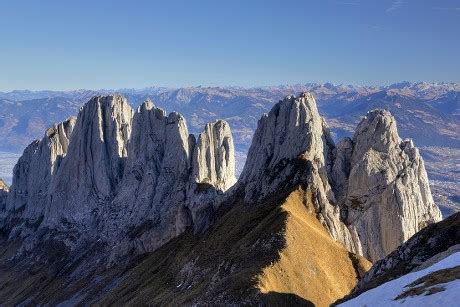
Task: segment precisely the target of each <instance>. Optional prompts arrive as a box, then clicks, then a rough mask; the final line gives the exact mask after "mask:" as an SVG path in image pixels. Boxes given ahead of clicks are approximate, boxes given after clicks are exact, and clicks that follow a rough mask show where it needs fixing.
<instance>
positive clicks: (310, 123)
mask: <svg viewBox="0 0 460 307" xmlns="http://www.w3.org/2000/svg"><path fill="white" fill-rule="evenodd" d="M333 147H334V144H333V141H332V139H331V137H330V134H329V131H328V128H327V126H326V124H325V122H324V121H323V119H322V118H321V117H320V115H319V113H318V110H317V108H316V102H315V99H314V98H313V96H312V95H311V94H309V93H304V94H302V95H300V97H298V98H296V97H294V96H288V97H286V99H284V100H283V101H280V102H279V103H278V104H276V105H275V106H274V107H273V109H272V110H271V111H270V113H269V114H266V115H264V116H262V118H261V119H260V121H259V124H258V126H257V130H256V132H255V134H254V139H253V142H252V145H251V148H250V150H249V153H248V158H247V161H246V165H245V167H244V170H243V172H242V174H241V177H240V180H239V182H238V185H240V186H242V187H243V189H244V198H245V201H246V202H257V201H261V200H263V199H264V198H266V197H268V196H272V195H273V194H276V193H279V192H280V191H282V190H286V189H290V188H291V187H293V186H295V185H297V184H301V183H305V184H307V185H308V189H309V190H310V191H311V193H312V194H313V195H314V206H315V211H316V214H317V218H318V219H319V221H320V222H321V223H322V224H323V225H324V226H325V227H326V229H327V230H328V231H329V233H330V234H331V236H332V237H333V238H334V239H336V240H338V241H340V242H342V243H343V244H345V245H346V246H347V247H348V248H349V249H350V250H351V251H353V250H354V245H353V242H352V239H351V235H350V233H349V231H348V229H347V228H346V226H345V224H343V223H342V222H341V220H340V208H339V207H338V206H336V205H335V197H334V193H333V191H332V189H331V186H330V183H329V180H328V173H329V171H330V168H331V154H332V149H333Z"/></svg>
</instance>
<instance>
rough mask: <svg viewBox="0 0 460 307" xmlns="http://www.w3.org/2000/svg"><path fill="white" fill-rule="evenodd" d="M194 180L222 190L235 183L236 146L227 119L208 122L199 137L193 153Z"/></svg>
mask: <svg viewBox="0 0 460 307" xmlns="http://www.w3.org/2000/svg"><path fill="white" fill-rule="evenodd" d="M193 180H194V181H195V182H198V183H206V184H211V185H213V186H214V187H216V188H217V189H219V190H222V191H225V190H227V189H228V188H230V187H231V186H232V185H233V184H235V182H236V177H235V148H234V146H233V137H232V133H231V130H230V126H229V125H228V123H227V122H226V121H223V120H217V121H215V122H214V123H209V124H206V127H205V129H204V131H203V132H202V133H201V134H200V136H199V137H198V141H197V143H196V146H195V151H194V154H193Z"/></svg>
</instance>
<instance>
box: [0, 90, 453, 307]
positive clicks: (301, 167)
mask: <svg viewBox="0 0 460 307" xmlns="http://www.w3.org/2000/svg"><path fill="white" fill-rule="evenodd" d="M336 138H338V137H337V136H336ZM236 148H237V146H235V142H234V138H233V132H232V129H231V124H230V123H228V122H227V121H225V120H223V119H219V120H213V121H211V122H209V123H207V124H205V125H204V127H203V129H202V130H201V131H200V132H199V134H197V135H195V134H194V133H190V132H189V130H188V125H187V122H186V119H185V117H184V116H182V115H181V114H180V113H177V112H171V113H169V114H167V113H166V112H165V111H164V110H163V109H161V108H160V107H158V106H157V105H155V104H154V103H153V102H152V101H150V100H146V101H144V102H143V103H142V104H141V105H140V106H139V107H137V108H135V109H132V108H131V106H130V104H129V103H128V100H127V99H126V98H125V97H123V96H121V95H118V94H116V95H106V96H94V97H92V98H91V99H89V101H88V102H86V103H85V104H84V105H83V106H82V107H81V108H80V109H79V111H78V115H77V117H75V116H72V117H69V118H68V119H66V120H64V121H62V122H58V123H55V124H53V125H52V126H51V127H49V128H47V129H46V130H45V133H44V136H43V137H42V138H41V139H40V140H36V141H33V142H31V143H30V144H29V145H28V146H27V147H26V149H25V150H24V152H23V154H22V156H21V157H20V158H19V160H18V162H17V164H16V165H15V167H14V172H13V180H12V185H11V186H8V185H7V184H5V183H3V182H2V185H1V188H0V240H1V241H0V242H1V244H2V247H3V249H2V252H1V254H0V273H1V274H0V300H1V301H2V302H3V304H5V305H18V304H19V305H37V304H38V305H76V304H80V305H91V304H98V305H113V304H124V305H169V304H171V305H204V304H212V305H228V304H232V305H247V304H249V305H254V304H262V305H280V304H281V305H283V304H299V305H312V304H314V305H319V306H325V305H329V304H333V303H335V302H337V303H339V302H345V303H346V302H347V301H348V300H353V299H355V297H356V298H357V299H358V298H360V294H361V293H363V291H364V294H366V293H368V292H367V290H369V289H370V288H376V289H377V288H379V286H380V284H381V282H384V280H385V279H386V278H388V276H390V275H391V276H396V277H400V276H401V275H404V274H411V273H412V270H413V269H416V268H419V266H420V265H422V266H423V267H430V265H433V263H434V264H436V263H439V265H437V266H436V268H439V269H440V270H444V271H443V272H444V273H445V274H444V275H446V274H447V276H448V277H443V278H447V279H443V280H450V279H452V278H454V279H455V278H457V277H456V276H457V271H456V269H455V267H452V266H455V265H457V266H458V260H460V259H458V258H456V257H455V256H456V254H455V253H456V251H457V247H458V244H459V242H458V239H459V237H460V236H458V230H459V227H458V220H459V218H460V216H459V214H453V215H451V216H450V217H449V218H447V219H446V220H444V221H442V215H441V211H440V210H439V208H438V206H437V205H436V203H435V202H434V200H433V197H432V194H431V191H430V185H429V182H428V177H427V172H426V169H425V165H424V161H423V158H422V156H421V155H420V151H419V149H418V148H417V147H416V146H415V143H414V141H413V140H403V139H401V137H400V135H399V132H398V125H397V120H396V117H395V116H393V115H392V114H391V113H390V112H389V111H387V110H384V109H373V110H370V111H369V112H366V113H365V116H364V117H362V118H361V119H360V120H359V122H358V124H357V126H356V128H355V129H354V131H353V133H352V135H351V137H347V136H345V137H341V138H340V139H339V140H334V138H333V135H332V132H331V130H330V128H329V127H328V124H327V120H326V119H325V118H323V117H321V116H320V114H319V111H318V107H317V104H316V101H315V98H314V94H313V93H311V92H302V93H301V94H300V95H298V96H295V95H288V96H286V97H285V98H284V99H282V100H280V101H278V102H277V103H275V104H273V106H272V107H271V109H270V110H269V112H268V113H265V114H263V115H262V116H261V117H260V118H259V120H258V121H257V124H256V129H255V132H254V134H253V137H252V141H251V145H250V146H249V150H248V153H247V159H246V163H245V164H244V168H243V170H242V171H241V173H240V175H239V176H238V179H236V164H235V150H236ZM451 255H452V257H454V258H452V257H451ZM452 259H453V260H452ZM445 262H447V264H445ZM372 264H373V265H372ZM402 267H404V269H403V270H401V269H399V268H402ZM394 268H398V269H396V273H395V272H394V270H393V269H394ZM446 270H447V271H446ZM435 272H437V271H436V270H435V269H432V270H431V271H430V272H428V273H430V274H431V273H435ZM446 272H447V273H446ZM395 274H397V275H395ZM439 274H441V273H439ZM439 274H438V275H436V276H439ZM444 275H443V276H444ZM449 276H450V277H449ZM449 278H450V279H449ZM369 283H372V285H371V286H369ZM438 284H439V283H438ZM438 284H437V283H434V284H430V285H429V286H427V287H426V288H425V290H426V291H428V290H430V289H431V288H430V287H432V286H437V288H436V289H437V290H436V292H433V293H432V294H433V295H440V294H439V293H441V292H443V291H447V290H446V289H445V288H442V287H439V286H438ZM440 288H442V289H440ZM425 290H423V291H422V290H420V291H419V292H414V293H412V292H410V293H409V294H406V293H402V294H401V295H405V296H410V297H414V296H418V297H420V295H422V294H424V293H425ZM369 291H372V290H369ZM430 291H431V290H430ZM433 291H434V290H433ZM369 293H371V292H369ZM449 293H450V292H449ZM398 297H399V296H398ZM446 297H451V296H450V294H449V296H446ZM339 299H340V300H341V301H337V300H339ZM350 302H351V301H350Z"/></svg>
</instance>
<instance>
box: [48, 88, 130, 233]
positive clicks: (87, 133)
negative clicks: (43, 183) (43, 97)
mask: <svg viewBox="0 0 460 307" xmlns="http://www.w3.org/2000/svg"><path fill="white" fill-rule="evenodd" d="M131 120H132V110H131V107H130V106H129V104H128V102H127V101H126V99H125V98H123V97H121V96H118V95H114V96H107V97H101V96H97V97H94V98H93V99H91V100H90V101H89V102H88V103H87V104H85V106H83V107H82V108H81V110H80V113H79V115H78V120H77V123H76V126H75V128H74V132H73V135H72V138H71V140H70V144H69V150H68V153H67V155H66V158H65V159H63V161H62V163H61V166H60V168H59V170H58V171H57V174H56V176H57V177H59V180H56V181H54V182H53V184H52V185H51V206H50V209H49V210H48V212H47V213H46V216H45V222H46V224H48V225H49V226H51V227H53V226H56V225H57V226H59V225H62V224H63V223H71V224H80V225H90V224H91V223H92V221H91V219H92V218H94V216H95V215H97V214H98V211H99V210H102V207H103V205H104V203H106V202H108V201H110V200H111V199H113V197H114V193H115V190H116V187H117V185H118V184H119V182H120V181H121V179H122V175H123V169H124V164H125V160H126V157H127V144H128V141H129V139H130V136H131Z"/></svg>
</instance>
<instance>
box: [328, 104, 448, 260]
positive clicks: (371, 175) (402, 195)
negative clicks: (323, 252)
mask: <svg viewBox="0 0 460 307" xmlns="http://www.w3.org/2000/svg"><path fill="white" fill-rule="evenodd" d="M342 144H343V145H342V146H340V147H339V146H338V147H337V154H336V158H335V163H334V169H335V173H334V180H333V181H335V182H336V183H337V185H336V189H337V193H338V195H339V196H340V199H341V201H342V208H343V212H344V216H345V220H346V223H347V224H348V225H349V228H350V229H351V230H352V233H356V234H357V238H356V239H355V241H356V242H357V243H358V246H357V250H358V251H359V252H360V253H361V254H363V255H364V256H365V257H367V258H369V259H371V260H372V261H376V260H378V259H381V258H383V257H385V256H386V255H387V254H388V253H390V252H391V251H393V250H394V249H395V248H396V247H397V246H399V245H400V244H402V243H403V242H405V241H406V240H407V239H409V238H410V237H411V236H412V235H413V234H414V233H416V232H417V231H419V230H420V229H421V228H423V227H425V226H426V225H427V224H429V223H433V222H436V221H439V220H441V213H440V211H439V209H438V207H437V206H436V205H435V204H434V202H433V198H432V196H431V192H430V187H429V182H428V178H427V174H426V170H425V166H424V163H423V160H422V158H421V156H420V154H419V152H418V149H417V148H415V147H414V144H413V143H412V141H411V140H409V141H401V139H400V137H399V135H398V132H397V129H396V121H395V119H394V118H393V116H391V114H390V113H389V112H388V111H384V110H373V111H371V112H369V113H368V114H367V116H366V117H365V118H363V119H362V121H361V122H360V124H359V125H358V127H357V129H356V132H355V135H354V137H353V141H352V142H351V141H350V140H345V141H343V142H342ZM345 144H346V145H345ZM351 144H352V146H353V147H352V151H351V150H350V145H351ZM350 152H352V154H351V156H350ZM346 165H348V166H346ZM340 170H342V172H340Z"/></svg>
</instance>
